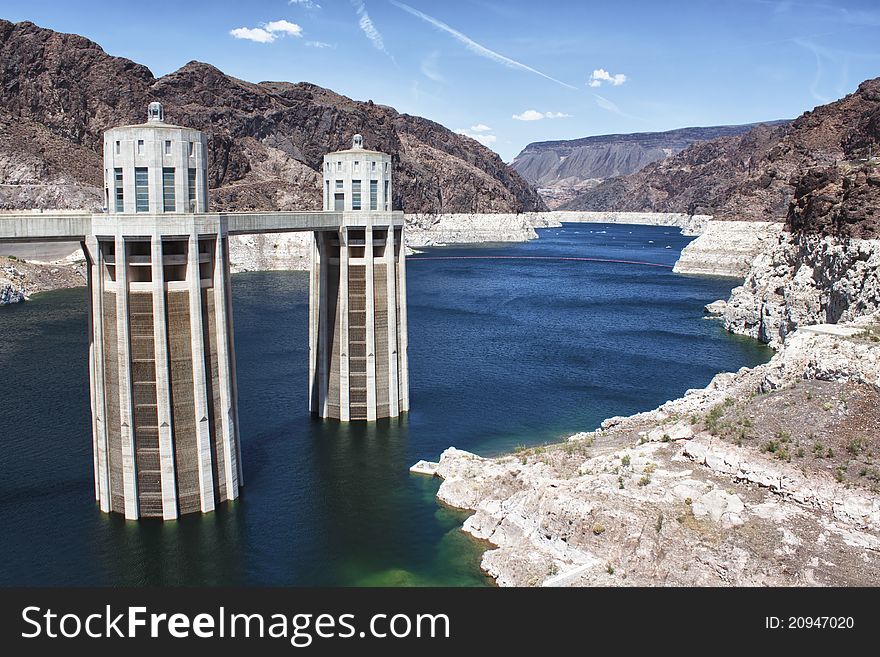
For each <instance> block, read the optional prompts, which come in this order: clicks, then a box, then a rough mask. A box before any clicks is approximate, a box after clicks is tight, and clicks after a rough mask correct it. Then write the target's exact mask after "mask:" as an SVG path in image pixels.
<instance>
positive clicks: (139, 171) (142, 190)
mask: <svg viewBox="0 0 880 657" xmlns="http://www.w3.org/2000/svg"><path fill="white" fill-rule="evenodd" d="M141 143H143V142H141ZM134 200H135V210H136V211H137V212H149V211H150V190H149V187H148V185H147V167H135V169H134Z"/></svg>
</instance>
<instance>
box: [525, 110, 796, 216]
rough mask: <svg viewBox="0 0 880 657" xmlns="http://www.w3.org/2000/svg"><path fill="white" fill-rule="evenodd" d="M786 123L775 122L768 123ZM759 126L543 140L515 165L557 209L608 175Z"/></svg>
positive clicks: (717, 127)
mask: <svg viewBox="0 0 880 657" xmlns="http://www.w3.org/2000/svg"><path fill="white" fill-rule="evenodd" d="M788 123H789V121H772V122H770V125H785V124H788ZM756 125H758V124H755V123H750V124H746V125H727V126H713V127H707V128H679V129H677V130H668V131H666V132H637V133H632V134H615V135H598V136H595V137H583V138H581V139H569V140H560V141H539V142H534V143H531V144H529V145H528V146H526V147H525V148H524V149H523V151H522V152H521V153H520V154H519V155H517V156H516V158H514V160H513V162H512V163H511V166H512V167H513V168H514V169H515V170H516V171H517V172H518V173H519V174H520V175H521V176H522V177H523V178H524V179H525V180H526V181H527V182H529V183H531V184H532V185H535V186H536V187H537V188H538V191H539V193H540V194H541V196H542V198H543V200H544V202H545V203H546V204H547V206H548V207H549V208H551V209H553V208H557V207H559V206H561V205H562V204H563V203H565V202H566V201H569V200H571V199H572V198H574V197H575V196H577V194H578V193H580V192H583V191H585V190H588V189H591V188H593V187H595V186H597V185H598V184H599V183H601V182H603V181H604V180H607V179H609V178H614V177H616V176H625V175H628V174H631V173H635V172H637V171H639V170H641V169H642V168H644V167H645V166H647V165H648V164H651V163H652V162H657V161H659V160H664V159H666V158H668V157H671V156H672V155H675V154H676V153H680V152H681V151H683V150H685V149H686V148H688V147H689V146H691V145H693V144H695V143H697V142H702V141H708V140H710V139H717V138H718V137H731V136H736V135H741V134H743V133H746V132H748V131H749V130H751V129H752V128H754V127H755V126H756Z"/></svg>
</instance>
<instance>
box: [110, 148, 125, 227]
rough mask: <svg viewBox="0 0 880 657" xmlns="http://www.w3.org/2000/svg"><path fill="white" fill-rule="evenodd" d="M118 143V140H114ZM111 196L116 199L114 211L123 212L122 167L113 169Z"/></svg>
mask: <svg viewBox="0 0 880 657" xmlns="http://www.w3.org/2000/svg"><path fill="white" fill-rule="evenodd" d="M116 143H117V144H119V142H118V141H117V142H116ZM113 196H114V198H115V199H116V211H117V212H125V192H124V191H123V187H122V169H113Z"/></svg>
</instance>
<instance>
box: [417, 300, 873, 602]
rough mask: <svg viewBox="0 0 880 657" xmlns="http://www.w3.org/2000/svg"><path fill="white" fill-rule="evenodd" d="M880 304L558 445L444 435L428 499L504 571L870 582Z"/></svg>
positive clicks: (522, 575)
mask: <svg viewBox="0 0 880 657" xmlns="http://www.w3.org/2000/svg"><path fill="white" fill-rule="evenodd" d="M878 319H880V316H878V317H875V318H863V319H862V320H860V321H859V322H858V323H856V324H855V325H854V326H853V327H852V329H853V330H852V337H850V338H841V337H839V336H835V335H831V334H828V333H822V332H798V333H796V334H794V335H793V336H792V337H791V338H790V339H789V340H788V342H787V343H786V344H785V346H784V348H783V349H782V350H781V351H780V352H778V353H777V354H776V355H775V356H774V357H773V359H772V360H771V361H770V362H769V363H767V364H766V365H762V366H758V367H756V368H753V369H745V368H744V369H743V370H740V371H739V372H737V373H735V374H721V375H718V376H717V377H715V379H713V381H712V382H711V383H710V385H709V386H708V387H707V388H705V389H702V390H694V391H689V392H688V394H687V395H686V396H685V397H683V398H681V399H678V400H674V401H671V402H667V403H666V404H664V405H663V406H661V407H660V408H658V409H656V410H654V411H649V412H646V413H641V414H638V415H635V416H631V417H627V418H611V419H609V420H606V421H605V422H603V424H602V427H601V429H599V430H597V431H595V432H591V433H582V434H577V435H575V436H572V437H571V438H569V440H568V441H566V442H564V443H561V444H558V445H545V446H542V447H537V448H532V449H523V450H520V451H519V452H518V453H516V454H514V455H510V456H503V457H499V458H494V459H484V458H481V457H479V456H476V455H474V454H470V453H468V452H462V451H460V450H455V449H449V450H447V451H445V452H444V453H443V455H442V456H441V458H440V461H439V463H438V464H437V467H436V472H437V474H438V475H439V476H441V477H443V479H444V481H443V483H442V485H441V487H440V490H439V492H438V498H439V499H440V500H442V501H443V502H444V503H446V504H449V505H451V506H455V507H457V508H462V509H468V510H473V511H474V514H473V515H472V516H471V517H469V518H468V519H467V521H466V522H465V524H464V529H465V531H467V532H468V533H470V534H472V535H474V536H475V537H477V538H481V539H484V540H487V541H489V542H490V543H491V544H492V546H493V547H492V548H491V549H489V550H488V551H487V552H486V553H485V554H484V556H483V560H482V567H483V569H484V570H485V571H486V572H487V573H489V574H490V575H492V576H493V577H495V579H496V581H497V582H498V583H499V584H501V585H514V586H536V585H544V586H596V585H600V586H640V585H641V586H645V585H673V586H694V585H696V586H701V585H711V586H718V585H722V586H723V585H729V586H744V585H750V586H791V585H801V586H803V585H864V584H874V585H876V584H877V583H878V581H880V579H878V577H880V576H878V573H880V484H878V482H880V470H878V469H877V468H876V466H875V465H873V463H874V462H873V456H872V454H874V453H876V449H877V447H878V446H880V443H878V440H880V439H878V432H877V429H878V428H880V413H878V412H877V402H878V399H880V346H878V344H877V341H875V340H874V336H876V332H877V331H878V330H880V327H878V324H877V321H878ZM877 339H878V340H880V337H878V338H877ZM832 399H833V400H834V403H830V400H832ZM840 400H845V401H840ZM795 404H796V405H797V407H798V413H791V412H788V413H785V414H781V413H780V409H784V408H790V407H791V406H793V405H795ZM860 404H861V405H860ZM832 448H833V451H834V453H833V454H832ZM829 468H833V472H834V476H831V474H829ZM431 471H435V470H434V469H433V468H428V469H427V470H426V472H431Z"/></svg>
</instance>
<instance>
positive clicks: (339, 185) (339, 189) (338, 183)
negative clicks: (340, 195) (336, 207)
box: [336, 180, 342, 192]
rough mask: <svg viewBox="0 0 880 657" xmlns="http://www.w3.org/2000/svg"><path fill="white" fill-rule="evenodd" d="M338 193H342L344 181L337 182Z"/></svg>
mask: <svg viewBox="0 0 880 657" xmlns="http://www.w3.org/2000/svg"><path fill="white" fill-rule="evenodd" d="M336 191H337V192H341V191H342V181H341V180H337V181H336Z"/></svg>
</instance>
